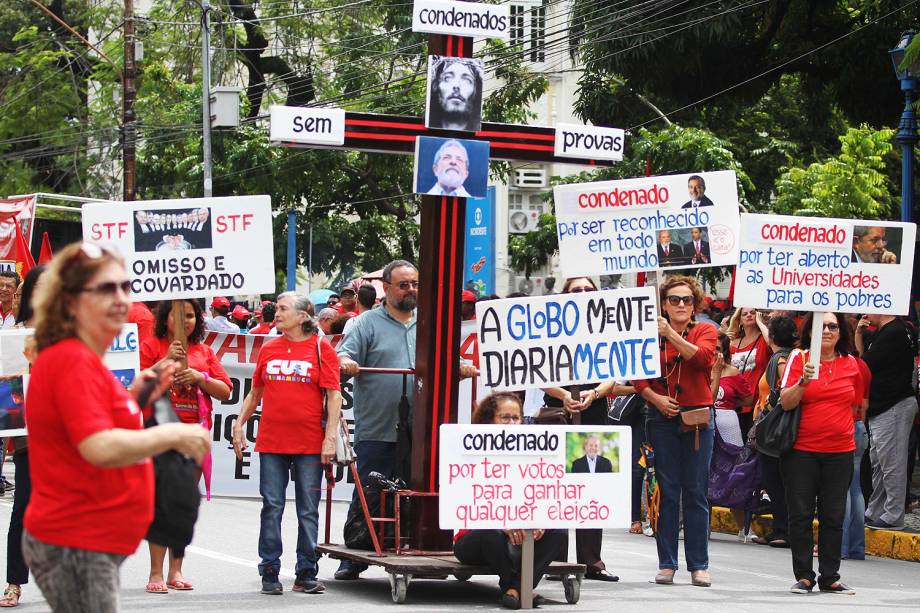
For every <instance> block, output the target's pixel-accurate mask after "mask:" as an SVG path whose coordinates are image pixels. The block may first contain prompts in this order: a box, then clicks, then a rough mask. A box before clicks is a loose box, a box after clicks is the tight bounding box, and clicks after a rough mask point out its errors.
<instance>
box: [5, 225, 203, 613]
mask: <svg viewBox="0 0 920 613" xmlns="http://www.w3.org/2000/svg"><path fill="white" fill-rule="evenodd" d="M130 288H131V284H130V282H129V281H128V276H127V274H126V272H125V267H124V261H123V260H122V258H121V257H120V256H118V255H117V254H115V253H113V252H111V251H108V250H106V249H103V248H101V247H99V246H98V245H95V244H92V243H76V244H73V245H69V246H67V247H65V248H64V249H63V250H61V252H60V253H59V254H58V255H57V256H56V257H55V258H54V259H53V260H52V261H51V264H50V265H49V266H48V270H47V271H46V272H45V274H44V275H43V276H42V282H41V284H40V286H39V288H38V290H37V292H36V297H35V341H36V346H37V348H38V352H39V354H38V358H37V359H36V361H35V365H34V366H33V368H32V373H31V375H32V376H31V380H30V383H29V393H28V397H29V406H28V410H27V412H26V425H27V427H28V430H29V456H30V458H29V459H30V468H31V474H32V495H31V499H30V501H29V506H28V508H27V509H26V517H25V533H24V534H23V554H24V555H25V559H26V561H27V562H28V564H29V566H30V568H31V569H32V573H33V574H34V576H35V580H36V583H38V586H39V587H40V588H41V590H42V593H43V594H44V596H45V599H46V600H47V601H48V604H49V605H51V608H52V610H55V611H94V612H103V613H109V612H112V611H118V608H119V607H118V569H119V567H120V566H121V563H122V562H123V561H124V559H125V558H126V557H127V556H129V555H131V554H133V553H134V552H135V550H136V549H137V546H138V544H139V543H140V541H141V539H142V538H143V537H144V534H145V533H146V532H147V527H148V526H149V525H150V521H151V519H153V469H152V465H151V462H150V457H151V456H154V455H157V454H159V453H163V452H164V451H167V450H170V449H173V450H176V451H178V452H179V453H183V454H185V455H188V456H190V457H191V458H193V459H194V460H195V461H196V462H200V461H201V459H202V458H203V457H204V455H205V454H206V453H207V452H208V450H209V449H210V447H211V443H210V436H209V433H208V432H206V431H205V430H204V428H201V427H200V426H198V425H192V424H166V425H162V426H156V427H153V428H147V429H144V427H143V421H142V415H141V408H140V407H139V406H138V402H137V399H138V395H139V394H140V392H141V389H142V388H143V389H145V391H149V390H150V389H151V388H152V392H153V393H152V394H150V397H152V398H155V397H157V396H159V394H161V393H162V392H163V391H164V390H165V389H166V388H167V387H168V386H169V385H170V384H171V383H172V377H173V373H174V371H175V365H174V364H172V363H164V364H163V366H162V368H160V371H159V373H155V372H152V371H145V372H143V373H141V376H140V377H138V378H137V380H136V384H135V385H133V386H132V389H131V390H125V388H124V387H122V385H121V384H120V383H119V382H118V380H116V379H115V377H114V376H113V375H112V373H111V371H109V369H108V368H106V366H105V364H103V362H102V357H103V355H104V354H105V352H106V350H107V349H108V347H109V346H110V345H111V343H112V340H113V339H114V338H115V337H116V336H117V335H118V334H119V332H121V328H122V325H123V324H124V323H125V321H126V319H127V315H128V309H129V308H130V298H129V292H130ZM145 395H146V394H145Z"/></svg>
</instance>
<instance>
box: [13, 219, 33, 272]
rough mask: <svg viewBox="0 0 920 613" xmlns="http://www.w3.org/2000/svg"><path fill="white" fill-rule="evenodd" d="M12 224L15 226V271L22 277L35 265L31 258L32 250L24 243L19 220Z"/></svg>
mask: <svg viewBox="0 0 920 613" xmlns="http://www.w3.org/2000/svg"><path fill="white" fill-rule="evenodd" d="M13 225H14V226H16V272H17V273H19V278H20V279H22V278H24V277H25V276H26V273H28V272H29V271H30V270H32V268H34V267H35V260H33V259H32V252H31V251H29V245H27V244H26V239H25V237H24V236H23V235H22V228H21V227H20V226H19V222H18V221H15V222H14V223H13Z"/></svg>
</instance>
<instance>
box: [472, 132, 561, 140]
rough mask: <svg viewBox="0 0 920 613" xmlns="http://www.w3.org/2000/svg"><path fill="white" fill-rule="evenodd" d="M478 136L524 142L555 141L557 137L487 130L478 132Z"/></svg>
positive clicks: (533, 133)
mask: <svg viewBox="0 0 920 613" xmlns="http://www.w3.org/2000/svg"><path fill="white" fill-rule="evenodd" d="M476 136H484V137H486V138H520V139H523V140H545V141H555V140H556V137H555V136H553V135H552V134H538V133H535V132H494V131H489V132H486V131H485V130H482V131H479V132H476Z"/></svg>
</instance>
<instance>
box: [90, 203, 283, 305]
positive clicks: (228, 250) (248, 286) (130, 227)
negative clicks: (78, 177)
mask: <svg viewBox="0 0 920 613" xmlns="http://www.w3.org/2000/svg"><path fill="white" fill-rule="evenodd" d="M83 238H84V239H86V240H89V241H93V242H98V243H100V244H104V245H108V246H110V247H113V248H114V249H116V250H117V251H118V252H119V253H121V255H122V256H124V258H125V264H126V268H127V270H128V276H129V277H130V278H131V291H132V298H133V299H134V300H173V299H181V298H197V297H202V296H216V295H221V296H226V295H240V294H262V293H271V292H274V291H275V261H274V251H275V246H274V244H273V243H272V210H271V200H270V198H269V197H268V196H231V197H227V198H192V199H181V200H150V201H146V202H100V203H90V204H86V205H84V206H83Z"/></svg>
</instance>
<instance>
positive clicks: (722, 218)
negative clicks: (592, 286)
mask: <svg viewBox="0 0 920 613" xmlns="http://www.w3.org/2000/svg"><path fill="white" fill-rule="evenodd" d="M553 197H554V198H555V203H556V231H557V235H558V237H559V264H560V268H561V269H562V276H563V277H577V276H583V275H612V274H620V273H624V272H637V271H642V270H655V269H675V268H703V267H707V266H727V265H732V264H735V263H737V261H738V237H739V234H738V232H739V222H738V188H737V181H736V178H735V173H734V171H731V170H720V171H717V172H700V173H695V174H684V175H668V176H660V177H643V178H639V179H625V180H622V181H600V182H597V183H576V184H572V185H558V186H556V187H554V188H553Z"/></svg>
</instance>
